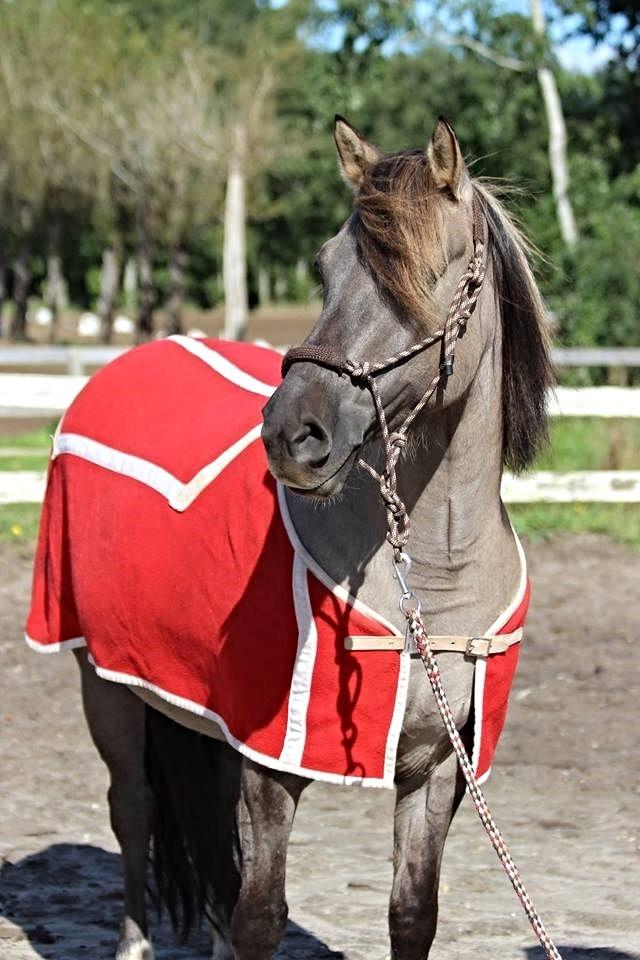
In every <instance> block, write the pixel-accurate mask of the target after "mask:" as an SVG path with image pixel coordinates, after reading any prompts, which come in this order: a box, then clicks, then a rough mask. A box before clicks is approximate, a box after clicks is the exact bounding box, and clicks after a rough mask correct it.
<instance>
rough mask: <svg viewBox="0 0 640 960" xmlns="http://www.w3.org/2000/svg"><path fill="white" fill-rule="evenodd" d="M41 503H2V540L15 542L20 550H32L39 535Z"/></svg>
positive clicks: (0, 513)
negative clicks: (32, 545)
mask: <svg viewBox="0 0 640 960" xmlns="http://www.w3.org/2000/svg"><path fill="white" fill-rule="evenodd" d="M39 519H40V504H39V503H4V504H2V505H0V541H3V542H4V543H13V544H15V545H16V546H17V547H18V549H19V552H21V553H22V552H23V551H24V550H28V551H30V549H31V544H32V543H33V541H34V540H35V539H36V537H37V535H38V520H39Z"/></svg>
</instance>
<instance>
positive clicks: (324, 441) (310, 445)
mask: <svg viewBox="0 0 640 960" xmlns="http://www.w3.org/2000/svg"><path fill="white" fill-rule="evenodd" d="M290 450H291V454H292V456H293V457H294V459H295V460H296V461H297V462H298V463H304V464H307V465H309V466H312V467H321V466H322V465H323V464H324V463H325V462H326V460H327V457H328V456H329V453H330V451H331V437H330V435H329V432H328V431H327V430H326V428H325V427H324V426H323V425H322V423H320V421H319V420H316V419H315V418H312V417H309V418H308V419H307V420H305V422H304V423H303V424H301V426H300V428H299V429H298V431H297V433H295V435H294V436H293V437H292V438H291V441H290Z"/></svg>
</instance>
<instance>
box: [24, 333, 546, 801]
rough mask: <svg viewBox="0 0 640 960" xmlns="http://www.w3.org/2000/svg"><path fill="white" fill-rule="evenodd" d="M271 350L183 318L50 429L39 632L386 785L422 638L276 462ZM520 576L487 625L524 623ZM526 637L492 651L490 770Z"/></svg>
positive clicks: (481, 679) (264, 759)
mask: <svg viewBox="0 0 640 960" xmlns="http://www.w3.org/2000/svg"><path fill="white" fill-rule="evenodd" d="M280 362H281V358H280V356H279V354H277V353H276V352H275V351H271V350H265V349H262V348H260V347H256V346H250V345H246V344H237V343H227V342H215V341H210V340H192V339H188V338H187V337H173V338H170V339H168V340H164V341H159V342H156V343H153V344H149V345H148V346H145V347H141V348H139V349H137V350H133V351H130V352H128V353H126V354H125V355H124V356H122V357H120V358H119V359H118V360H116V361H114V362H113V363H111V364H109V365H108V366H106V367H105V368H104V369H103V370H102V371H100V372H99V373H98V374H96V376H94V377H93V378H92V379H91V380H90V381H89V383H88V384H87V386H86V387H85V388H84V390H83V391H82V393H81V394H80V395H79V396H78V398H77V399H76V400H75V402H74V403H73V404H72V406H71V407H70V408H69V410H68V411H67V413H66V415H65V416H64V419H63V421H62V423H61V425H60V427H59V429H58V432H57V433H56V436H55V438H54V443H53V451H52V459H51V464H50V470H49V481H48V486H47V493H46V498H45V503H44V507H43V512H42V519H41V527H40V539H39V545H38V550H37V555H36V563H35V571H34V583H33V600H32V607H31V612H30V614H29V618H28V622H27V639H28V642H29V643H30V644H31V646H33V647H34V648H36V649H38V650H41V651H45V652H46V651H53V650H60V649H64V648H67V649H68V648H72V647H78V646H83V645H86V646H87V647H88V648H89V652H90V655H91V658H92V661H93V663H94V665H95V669H96V671H97V672H98V674H99V675H100V676H101V677H104V678H105V679H108V680H113V681H116V682H120V683H126V684H131V685H139V686H142V687H146V688H147V689H149V690H151V691H153V692H155V693H156V694H158V695H159V696H160V697H162V698H164V699H165V700H167V701H169V702H170V703H172V704H175V705H177V706H180V707H183V708H184V709H186V710H190V711H193V712H194V713H197V714H200V715H201V716H204V717H208V718H210V719H212V720H214V721H215V722H216V723H218V724H219V726H220V727H221V729H222V731H223V733H224V735H225V737H226V738H227V740H228V742H229V743H230V744H231V745H232V746H234V747H235V748H236V749H238V750H239V751H240V752H241V753H243V754H245V755H246V756H249V757H251V758H253V759H254V760H256V761H258V762H259V763H262V764H264V765H265V766H268V767H272V768H274V769H278V770H289V771H292V772H295V773H298V774H301V775H304V776H309V777H314V778H316V779H321V780H329V781H332V782H338V783H354V782H358V783H364V784H368V785H378V786H391V785H392V783H393V775H394V768H395V756H396V748H397V743H398V736H399V733H400V727H401V724H402V717H403V714H404V708H405V699H406V693H407V685H408V673H409V655H408V654H407V653H399V652H397V651H393V650H392V651H355V652H351V651H347V650H345V649H344V638H345V637H346V636H348V635H374V636H388V635H389V634H396V635H397V631H396V629H395V628H394V627H393V625H392V624H390V623H388V622H387V621H385V620H384V619H383V618H382V617H380V616H379V615H378V614H377V613H375V612H374V611H373V610H370V609H369V608H367V607H366V606H364V605H363V604H362V603H360V602H359V601H357V600H355V599H354V598H353V597H351V596H349V595H348V594H347V593H346V591H344V590H343V589H342V588H341V587H340V586H338V585H337V584H335V583H334V582H333V581H332V580H331V579H330V577H328V576H327V575H326V573H325V572H324V571H323V570H321V569H320V568H319V566H318V564H317V563H315V561H314V560H313V558H312V557H310V556H309V554H308V553H307V551H306V550H305V549H304V547H303V545H302V543H301V542H300V540H299V538H298V537H297V535H296V531H295V530H294V528H293V525H292V523H291V519H290V517H289V514H288V512H287V507H286V500H285V497H284V495H283V491H282V490H281V489H279V488H278V486H277V484H276V482H275V481H274V479H273V478H272V476H271V474H270V473H269V471H268V469H267V463H266V457H265V453H264V449H263V446H262V443H261V442H260V439H259V438H260V428H261V422H262V417H261V408H262V406H263V405H264V402H265V398H266V397H268V396H270V395H271V393H272V392H273V390H274V389H275V387H276V386H277V384H278V383H279V380H280ZM527 603H528V588H527V585H526V576H525V574H524V567H523V576H522V584H521V588H520V590H519V591H518V595H517V596H516V597H515V598H514V601H513V603H512V604H511V605H510V607H509V609H508V610H506V611H505V612H504V613H503V614H502V615H501V616H500V617H499V618H498V620H497V621H496V622H495V623H494V624H492V625H490V627H489V630H488V631H487V632H491V633H497V632H500V631H502V632H509V631H511V630H515V629H516V628H517V627H519V626H521V625H522V623H523V621H524V617H525V613H526V607H527ZM518 646H519V645H518V644H516V645H514V646H512V647H510V648H509V649H508V651H507V652H505V653H500V654H496V655H492V656H491V657H489V658H488V660H487V661H478V664H477V667H476V680H475V684H476V686H475V697H474V703H475V707H474V709H475V747H474V764H475V768H476V772H477V773H478V774H479V775H480V776H485V775H486V774H487V773H488V770H489V767H490V764H491V758H492V755H493V751H494V749H495V745H496V743H497V740H498V737H499V735H500V732H501V730H502V726H503V724H504V719H505V715H506V709H507V700H508V694H509V689H510V686H511V681H512V678H513V675H514V672H515V668H516V663H517V658H518Z"/></svg>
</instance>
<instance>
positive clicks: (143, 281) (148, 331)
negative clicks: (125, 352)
mask: <svg viewBox="0 0 640 960" xmlns="http://www.w3.org/2000/svg"><path fill="white" fill-rule="evenodd" d="M138 279H139V289H138V317H137V322H136V342H137V343H143V342H144V341H145V340H150V339H151V336H152V335H153V308H154V306H155V302H156V291H155V286H154V283H153V247H152V244H151V239H150V237H149V231H148V228H147V223H146V219H145V216H144V213H142V212H140V215H139V217H138Z"/></svg>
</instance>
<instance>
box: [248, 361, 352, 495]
mask: <svg viewBox="0 0 640 960" xmlns="http://www.w3.org/2000/svg"><path fill="white" fill-rule="evenodd" d="M339 385H340V386H341V387H342V389H341V390H340V391H339ZM351 393H353V394H355V397H353V398H352V397H351ZM360 394H361V391H360V390H356V388H354V387H352V386H351V384H349V385H348V386H347V382H346V381H345V380H341V379H340V378H339V377H337V376H336V375H335V374H334V373H331V372H329V371H325V370H318V369H317V368H316V369H311V370H310V371H309V370H303V369H302V367H298V368H297V369H295V370H292V371H291V372H290V373H289V374H288V375H287V377H286V378H285V380H284V381H283V382H282V384H281V385H280V387H279V388H278V389H277V390H276V392H275V393H274V394H273V396H272V397H271V399H270V400H269V402H268V403H267V405H266V406H265V408H264V410H263V416H264V424H263V427H262V440H263V443H264V445H265V449H266V452H267V458H268V461H269V469H270V470H271V473H272V474H273V475H274V477H275V478H276V479H277V480H279V481H280V482H281V483H284V484H285V485H286V486H287V487H289V488H291V489H292V490H294V491H295V492H296V493H300V494H303V495H306V496H311V497H317V498H320V499H325V498H328V497H333V496H335V495H336V494H338V493H340V491H341V490H342V488H343V486H344V483H345V481H346V479H347V477H348V475H349V473H350V471H351V468H352V467H353V464H354V463H355V460H356V457H357V455H358V452H359V450H360V448H361V446H362V443H363V439H364V434H365V430H366V429H367V427H368V425H369V420H370V419H371V416H370V411H368V410H367V407H366V398H364V399H365V402H364V403H363V402H362V401H361V397H360V396H359V395H360ZM358 401H360V402H358Z"/></svg>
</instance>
